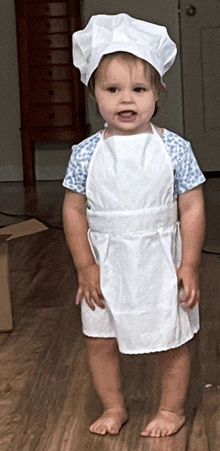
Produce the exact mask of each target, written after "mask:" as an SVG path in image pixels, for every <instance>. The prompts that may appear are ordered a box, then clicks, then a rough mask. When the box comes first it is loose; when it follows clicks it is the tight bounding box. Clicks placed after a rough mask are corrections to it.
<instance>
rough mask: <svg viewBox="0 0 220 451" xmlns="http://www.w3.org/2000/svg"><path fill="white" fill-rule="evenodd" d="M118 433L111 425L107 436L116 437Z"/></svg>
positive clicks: (115, 427)
mask: <svg viewBox="0 0 220 451" xmlns="http://www.w3.org/2000/svg"><path fill="white" fill-rule="evenodd" d="M118 433H119V428H118V427H117V426H116V425H113V426H111V427H110V429H109V434H111V435H117V434H118Z"/></svg>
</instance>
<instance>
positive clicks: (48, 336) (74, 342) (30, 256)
mask: <svg viewBox="0 0 220 451" xmlns="http://www.w3.org/2000/svg"><path fill="white" fill-rule="evenodd" d="M12 185H13V186H12ZM214 186H215V185H214ZM215 189H216V188H215ZM0 190H1V198H0V210H1V211H4V212H5V211H7V212H8V213H11V214H20V215H21V216H19V217H17V218H16V217H12V216H11V217H7V216H4V215H2V216H1V215H0V225H1V226H4V225H8V224H10V223H14V222H18V221H21V220H22V219H24V217H22V215H27V217H28V216H30V215H35V217H38V218H39V219H41V220H42V221H44V222H47V223H50V224H51V225H52V226H53V227H57V228H52V227H51V228H49V229H48V230H46V231H44V232H40V233H37V234H35V235H32V236H27V237H22V238H17V239H16V240H13V241H11V242H10V246H9V250H10V279H11V280H10V283H11V296H12V304H13V319H14V330H13V331H12V332H11V333H2V334H0V451H186V450H188V451H219V450H220V302H219V300H220V277H219V276H220V256H219V255H218V254H211V253H206V252H204V253H203V255H202V264H201V289H202V296H201V331H200V332H199V334H198V335H197V336H196V337H195V339H193V340H192V342H191V343H190V350H191V355H192V375H191V381H190V387H189V392H188V396H187V401H186V413H187V423H186V425H185V426H184V427H183V428H182V429H181V431H179V432H178V433H177V434H176V435H175V436H173V437H169V438H160V439H152V438H151V439H150V438H143V437H141V436H140V431H141V430H142V429H143V427H144V426H145V424H146V423H147V422H148V421H149V419H150V418H151V417H152V416H153V414H154V412H155V410H156V408H157V405H158V401H159V394H160V381H159V376H158V370H157V365H156V361H155V356H154V355H153V354H150V355H142V356H125V355H122V356H121V368H122V378H123V389H124V393H125V396H126V403H127V406H128V409H129V412H130V420H129V421H128V422H127V424H126V425H125V426H124V427H123V428H122V430H121V433H120V434H119V435H118V436H115V437H111V436H106V437H104V438H103V437H99V436H97V435H93V434H91V433H89V431H88V427H89V424H90V423H91V422H93V421H94V420H95V419H96V418H97V416H98V415H99V414H100V412H101V406H100V402H99V399H98V398H97V396H96V394H95V392H94V389H93V386H92V383H91V377H90V373H89V370H88V362H87V354H86V346H85V338H84V336H83V334H82V332H81V320H80V311H79V308H78V307H76V306H75V304H74V298H75V293H76V289H77V277H76V272H75V269H74V267H73V264H72V260H71V257H70V254H69V251H68V249H67V246H66V243H65V239H64V235H63V231H62V221H61V205H62V196H63V194H62V189H61V188H60V183H58V182H56V183H55V182H54V184H52V183H49V182H48V184H47V183H45V182H42V183H39V184H38V189H37V192H36V191H35V193H34V192H33V191H29V193H28V192H26V193H24V190H23V187H22V186H21V184H16V183H15V184H0ZM210 193H211V189H210V190H209V193H208V194H207V195H210V199H211V194H210ZM217 194H218V195H219V193H216V195H217ZM212 197H213V199H216V196H214V195H213V193H212ZM207 201H208V205H209V209H210V211H211V212H213V208H212V207H211V204H210V203H209V198H207ZM210 202H211V201H210ZM215 203H216V200H215ZM6 209H7V210H6ZM217 212H218V213H219V209H217V210H216V213H217ZM216 216H217V214H216V215H215V219H216ZM219 216H220V214H219ZM216 220H217V221H218V219H216ZM211 222H213V216H212V220H211ZM213 227H214V229H215V230H214V231H213V236H214V239H213V240H212V231H211V228H212V227H211V225H210V224H209V236H208V237H207V241H206V244H207V249H206V250H208V248H209V251H211V252H215V250H216V249H217V250H218V245H219V243H216V227H217V225H216V224H214V226H213ZM219 240H220V238H219ZM216 244H217V247H216ZM219 247H220V245H219Z"/></svg>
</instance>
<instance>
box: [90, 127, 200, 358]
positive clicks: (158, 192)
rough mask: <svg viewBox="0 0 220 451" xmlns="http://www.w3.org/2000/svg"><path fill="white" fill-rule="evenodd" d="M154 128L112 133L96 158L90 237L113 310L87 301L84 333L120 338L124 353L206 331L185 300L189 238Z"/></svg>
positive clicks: (155, 348)
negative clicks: (184, 245) (181, 286)
mask: <svg viewBox="0 0 220 451" xmlns="http://www.w3.org/2000/svg"><path fill="white" fill-rule="evenodd" d="M152 128H153V133H142V134H138V135H129V136H111V137H110V138H107V139H106V140H105V139H104V137H102V139H101V140H100V141H99V143H98V145H97V147H96V149H95V152H94V154H93V157H92V159H91V162H90V167H89V172H88V177H87V184H86V195H87V218H88V223H89V231H88V238H89V241H90V245H91V248H92V251H93V254H94V256H95V259H96V262H97V263H98V264H99V265H100V281H101V290H102V293H103V296H104V298H105V305H106V309H105V310H102V309H100V308H99V307H97V306H96V309H95V311H94V312H93V311H92V310H91V309H90V308H89V307H88V305H87V304H86V302H85V300H83V302H82V304H81V309H82V322H83V332H84V333H85V334H86V335H89V336H92V337H106V338H107V337H116V339H117V341H118V346H119V349H120V351H121V352H123V353H126V354H139V353H147V352H155V351H162V350H167V349H170V348H174V347H177V346H180V345H182V344H183V343H185V342H186V341H188V340H190V339H191V338H192V336H193V334H194V333H195V332H197V331H198V329H199V315H198V306H196V307H195V308H194V309H193V310H192V311H191V312H188V313H187V312H185V311H184V310H183V309H182V307H181V306H180V304H179V302H178V281H177V275H176V268H177V267H178V265H179V264H180V257H181V240H180V233H179V227H178V222H177V202H176V199H175V197H174V178H173V167H172V162H171V158H170V156H169V154H168V152H167V150H166V148H165V145H164V144H163V141H162V139H161V138H160V136H159V135H158V133H157V131H156V130H155V128H154V127H153V126H152Z"/></svg>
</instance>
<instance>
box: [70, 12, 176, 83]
mask: <svg viewBox="0 0 220 451" xmlns="http://www.w3.org/2000/svg"><path fill="white" fill-rule="evenodd" d="M118 51H122V52H129V53H132V54H133V55H135V56H138V57H139V58H142V59H144V60H145V61H147V62H149V63H150V64H151V65H152V66H153V67H155V69H156V70H157V71H158V72H159V74H160V75H161V77H162V76H163V75H164V74H165V72H167V70H168V69H169V68H170V67H171V66H172V64H173V62H174V60H175V57H176V53H177V49H176V44H175V43H174V42H173V41H172V40H171V39H170V37H169V35H168V33H167V29H166V28H165V27H163V26H161V25H155V24H153V23H149V22H145V21H143V20H139V19H134V18H132V17H130V16H129V15H128V14H125V13H121V14H117V15H105V14H98V15H96V16H93V17H91V19H90V20H89V22H88V24H87V26H86V27H85V28H84V29H83V30H80V31H77V32H75V33H74V34H73V64H74V66H76V67H78V68H79V70H80V72H81V80H82V82H83V83H84V84H85V85H87V84H88V82H89V79H90V77H91V75H92V73H93V72H94V70H95V69H96V68H97V67H98V65H99V62H100V60H101V58H102V56H103V55H106V54H109V53H113V52H118Z"/></svg>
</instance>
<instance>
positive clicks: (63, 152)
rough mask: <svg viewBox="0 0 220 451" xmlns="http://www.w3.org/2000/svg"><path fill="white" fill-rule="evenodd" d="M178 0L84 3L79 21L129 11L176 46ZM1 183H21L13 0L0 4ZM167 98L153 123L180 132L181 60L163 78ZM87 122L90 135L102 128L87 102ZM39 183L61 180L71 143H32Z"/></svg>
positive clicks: (129, 0)
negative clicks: (163, 30)
mask: <svg viewBox="0 0 220 451" xmlns="http://www.w3.org/2000/svg"><path fill="white" fill-rule="evenodd" d="M177 4H178V0H136V1H134V0H120V2H119V1H118V0H111V1H108V2H106V1H103V0H95V1H92V0H84V1H83V2H82V13H83V22H84V24H86V23H87V21H88V19H89V17H90V16H91V15H92V14H98V13H106V14H116V13H119V12H127V13H128V14H130V15H132V16H134V17H137V18H139V19H143V20H147V21H150V22H155V23H158V24H162V25H165V26H167V27H168V29H169V33H170V35H171V37H172V38H173V39H174V40H175V41H176V42H177V43H179V29H178V8H177ZM0 42H1V45H0V73H1V80H0V181H6V180H9V181H10V180H22V178H23V173H22V156H21V140H20V130H19V127H20V106H19V85H18V65H17V48H16V27H15V13H14V0H0ZM165 81H166V84H167V90H168V95H167V99H166V101H163V102H162V106H161V109H160V112H159V113H158V116H157V120H156V119H155V122H156V123H158V125H160V126H164V127H166V128H170V129H172V130H173V131H175V132H177V133H180V134H182V100H181V82H180V63H179V59H178V60H177V62H176V63H175V65H174V67H173V68H172V69H171V70H170V71H169V72H168V75H167V76H166V79H165ZM88 122H90V123H91V125H92V132H95V131H97V130H99V129H100V128H101V127H102V126H103V121H102V120H101V119H100V118H99V115H98V114H97V112H96V106H95V104H94V103H93V102H92V101H91V100H89V105H88ZM35 154H36V175H37V179H38V180H51V179H62V178H63V176H64V174H65V169H66V164H67V160H68V158H69V154H70V144H69V143H47V142H44V143H36V152H35Z"/></svg>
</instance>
